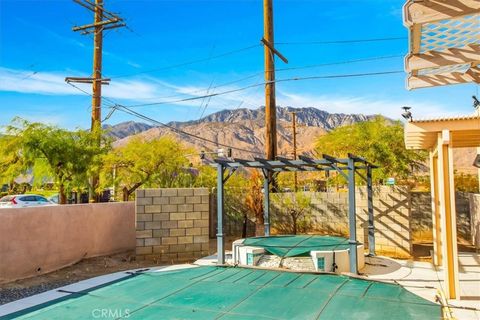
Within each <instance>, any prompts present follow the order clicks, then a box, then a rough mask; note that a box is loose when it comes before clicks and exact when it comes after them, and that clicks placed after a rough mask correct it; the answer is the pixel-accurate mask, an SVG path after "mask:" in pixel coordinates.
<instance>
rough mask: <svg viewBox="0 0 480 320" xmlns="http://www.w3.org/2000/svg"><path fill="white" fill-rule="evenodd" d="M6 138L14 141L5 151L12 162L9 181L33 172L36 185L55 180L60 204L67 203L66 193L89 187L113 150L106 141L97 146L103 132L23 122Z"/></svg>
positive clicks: (9, 129)
mask: <svg viewBox="0 0 480 320" xmlns="http://www.w3.org/2000/svg"><path fill="white" fill-rule="evenodd" d="M7 136H9V138H8V139H11V140H8V139H7V140H8V141H7V145H9V146H10V149H9V151H6V152H8V154H9V158H10V160H9V161H8V162H9V163H10V172H9V173H8V174H9V176H10V179H15V177H16V176H18V173H19V172H21V173H23V174H25V173H26V172H27V171H28V170H31V169H33V174H34V179H35V180H36V181H37V183H42V182H43V181H44V179H45V178H53V180H54V182H55V183H56V185H57V186H58V188H59V202H60V203H61V204H65V203H66V193H67V191H70V190H73V189H75V188H85V187H88V186H89V184H88V178H89V177H90V176H91V174H92V173H93V172H95V171H97V170H98V168H99V166H100V159H101V155H102V154H104V153H106V151H107V150H108V149H109V148H110V145H109V143H108V141H106V140H103V138H102V143H101V145H100V146H98V139H99V137H100V136H101V133H100V132H93V133H91V132H89V131H84V130H75V131H68V130H65V129H61V128H58V127H56V126H50V125H45V124H42V123H36V122H28V121H26V120H23V119H20V118H17V119H14V121H13V122H12V124H11V125H10V126H8V127H7ZM13 143H14V144H15V146H13V145H12V144H13ZM5 165H8V163H6V164H5ZM38 181H40V182H38Z"/></svg>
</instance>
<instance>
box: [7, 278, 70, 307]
mask: <svg viewBox="0 0 480 320" xmlns="http://www.w3.org/2000/svg"><path fill="white" fill-rule="evenodd" d="M73 282H75V281H74V280H73V281H62V282H56V283H42V284H39V285H36V286H31V287H28V288H0V305H2V304H5V303H9V302H12V301H15V300H18V299H23V298H26V297H29V296H33V295H35V294H38V293H42V292H45V291H49V290H53V289H55V288H59V287H63V286H66V285H68V284H70V283H73Z"/></svg>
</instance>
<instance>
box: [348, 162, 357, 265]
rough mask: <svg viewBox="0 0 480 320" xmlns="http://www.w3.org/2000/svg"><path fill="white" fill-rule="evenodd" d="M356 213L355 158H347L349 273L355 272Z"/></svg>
mask: <svg viewBox="0 0 480 320" xmlns="http://www.w3.org/2000/svg"><path fill="white" fill-rule="evenodd" d="M356 227H357V215H356V202H355V159H352V158H349V159H348V228H349V234H350V236H349V241H348V243H349V245H350V273H353V274H357V273H358V266H357V228H356Z"/></svg>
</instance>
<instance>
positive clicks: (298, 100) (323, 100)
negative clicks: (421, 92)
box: [277, 91, 456, 119]
mask: <svg viewBox="0 0 480 320" xmlns="http://www.w3.org/2000/svg"><path fill="white" fill-rule="evenodd" d="M277 95H278V99H277V100H278V104H279V105H283V106H294V107H316V108H319V109H322V110H325V111H328V112H330V113H346V114H349V113H362V114H369V115H370V114H382V115H384V116H386V117H389V118H391V119H399V118H401V113H402V110H401V108H402V107H403V106H410V107H412V113H413V116H414V118H431V117H436V116H438V115H442V116H450V115H455V114H456V113H455V112H454V111H452V110H451V109H449V108H448V107H446V106H444V105H440V104H436V103H426V102H419V101H414V100H385V99H378V98H375V97H373V96H365V97H348V96H342V97H338V96H333V95H331V96H329V95H319V96H312V95H304V94H302V95H299V94H293V93H288V92H284V91H280V92H279V91H277Z"/></svg>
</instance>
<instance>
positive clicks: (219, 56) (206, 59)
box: [109, 44, 260, 79]
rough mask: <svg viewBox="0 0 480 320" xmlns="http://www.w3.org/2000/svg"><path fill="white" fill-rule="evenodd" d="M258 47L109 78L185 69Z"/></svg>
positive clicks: (257, 45)
mask: <svg viewBox="0 0 480 320" xmlns="http://www.w3.org/2000/svg"><path fill="white" fill-rule="evenodd" d="M258 47H260V44H256V45H252V46H248V47H245V48H240V49H236V50H232V51H228V52H224V53H220V54H217V55H215V56H211V57H207V58H202V59H197V60H190V61H186V62H182V63H178V64H174V65H170V66H165V67H159V68H154V69H150V70H145V71H139V72H134V73H127V74H121V75H116V76H111V77H109V78H110V79H118V78H125V77H130V76H136V75H140V74H146V73H152V72H156V71H163V70H169V69H174V68H179V67H184V66H188V65H191V64H196V63H201V62H205V61H209V60H213V59H218V58H223V57H226V56H229V55H233V54H236V53H239V52H243V51H247V50H251V49H253V48H258Z"/></svg>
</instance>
